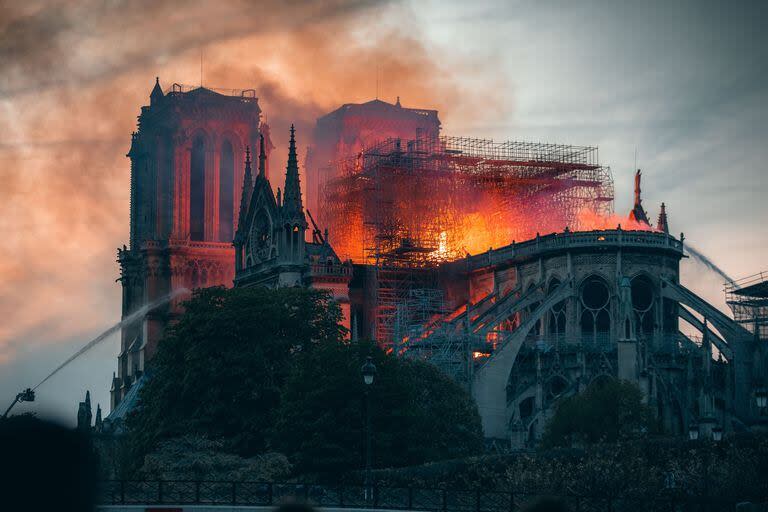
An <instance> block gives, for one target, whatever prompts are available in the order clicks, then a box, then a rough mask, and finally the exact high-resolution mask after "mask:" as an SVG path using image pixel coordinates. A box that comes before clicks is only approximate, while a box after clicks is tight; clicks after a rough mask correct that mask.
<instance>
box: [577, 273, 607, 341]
mask: <svg viewBox="0 0 768 512" xmlns="http://www.w3.org/2000/svg"><path fill="white" fill-rule="evenodd" d="M581 305H582V313H581V333H582V336H583V338H584V341H587V342H589V341H591V342H594V343H598V341H600V340H601V339H602V338H605V337H606V335H607V334H608V333H609V332H610V330H611V313H610V311H611V293H610V291H609V290H608V285H607V284H606V283H605V281H603V280H602V279H601V278H599V277H597V276H592V277H588V278H587V279H586V280H585V281H584V284H583V285H582V287H581Z"/></svg>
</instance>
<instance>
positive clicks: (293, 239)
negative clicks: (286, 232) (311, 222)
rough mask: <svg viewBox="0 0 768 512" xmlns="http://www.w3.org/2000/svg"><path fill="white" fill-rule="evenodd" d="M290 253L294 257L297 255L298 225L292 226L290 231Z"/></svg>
mask: <svg viewBox="0 0 768 512" xmlns="http://www.w3.org/2000/svg"><path fill="white" fill-rule="evenodd" d="M291 255H292V256H293V258H294V259H296V258H298V257H299V227H298V226H294V227H293V231H292V232H291Z"/></svg>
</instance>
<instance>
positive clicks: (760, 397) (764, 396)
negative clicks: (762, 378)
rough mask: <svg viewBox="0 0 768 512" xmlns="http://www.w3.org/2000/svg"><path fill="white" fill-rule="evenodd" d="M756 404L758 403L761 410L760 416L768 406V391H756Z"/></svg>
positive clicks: (759, 389)
mask: <svg viewBox="0 0 768 512" xmlns="http://www.w3.org/2000/svg"><path fill="white" fill-rule="evenodd" d="M755 402H756V403H757V408H758V409H759V410H760V414H762V413H763V411H765V408H766V406H768V391H766V389H765V388H758V389H756V390H755Z"/></svg>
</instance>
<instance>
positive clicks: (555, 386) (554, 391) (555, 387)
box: [547, 375, 568, 398]
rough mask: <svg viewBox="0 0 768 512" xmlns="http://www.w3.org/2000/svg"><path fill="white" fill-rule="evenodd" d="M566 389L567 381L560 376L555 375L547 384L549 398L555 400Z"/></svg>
mask: <svg viewBox="0 0 768 512" xmlns="http://www.w3.org/2000/svg"><path fill="white" fill-rule="evenodd" d="M567 389H568V381H567V380H565V377H563V376H561V375H555V376H554V377H552V378H551V379H550V380H549V383H548V384H547V392H548V394H549V398H557V397H559V396H560V395H562V394H563V393H565V391H566V390H567Z"/></svg>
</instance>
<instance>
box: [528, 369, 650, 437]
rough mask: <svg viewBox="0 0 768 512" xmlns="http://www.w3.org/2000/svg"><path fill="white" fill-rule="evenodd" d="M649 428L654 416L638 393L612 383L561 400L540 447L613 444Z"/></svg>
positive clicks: (623, 383)
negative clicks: (599, 443) (598, 443)
mask: <svg viewBox="0 0 768 512" xmlns="http://www.w3.org/2000/svg"><path fill="white" fill-rule="evenodd" d="M652 425H653V415H652V413H651V410H650V408H649V407H648V406H647V405H645V404H644V403H643V394H642V392H641V391H640V389H639V388H638V387H637V386H635V385H634V384H631V383H629V382H626V381H618V380H614V379H611V380H608V381H603V382H597V383H594V384H592V385H591V386H589V387H588V388H587V390H586V391H585V392H584V393H581V394H578V395H574V396H571V397H567V398H565V399H563V400H562V401H561V402H560V404H559V405H558V406H557V410H556V411H555V414H554V416H553V417H552V419H551V420H550V421H549V423H547V426H546V428H545V431H544V437H543V438H542V447H544V448H552V447H567V446H571V445H573V444H585V443H587V444H589V443H597V442H615V441H618V440H621V439H627V438H631V437H636V436H638V435H642V434H644V433H646V432H648V431H649V430H650V429H651V427H652Z"/></svg>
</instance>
